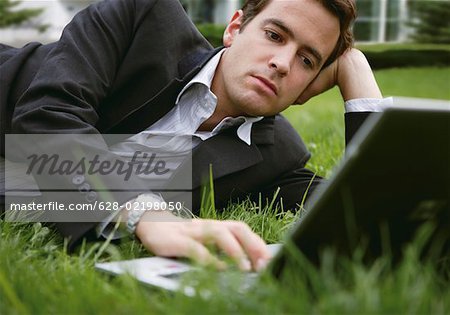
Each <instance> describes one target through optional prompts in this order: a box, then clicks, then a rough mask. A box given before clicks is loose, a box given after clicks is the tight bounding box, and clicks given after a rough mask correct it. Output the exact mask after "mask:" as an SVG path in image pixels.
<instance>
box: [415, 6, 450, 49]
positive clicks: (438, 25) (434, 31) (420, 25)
mask: <svg viewBox="0 0 450 315" xmlns="http://www.w3.org/2000/svg"><path fill="white" fill-rule="evenodd" d="M409 8H410V12H411V15H412V17H413V19H412V22H410V23H408V25H409V26H411V27H412V28H414V30H415V33H414V34H412V35H411V38H412V39H413V40H414V41H416V42H421V43H440V44H449V43H450V1H423V0H422V1H410V2H409Z"/></svg>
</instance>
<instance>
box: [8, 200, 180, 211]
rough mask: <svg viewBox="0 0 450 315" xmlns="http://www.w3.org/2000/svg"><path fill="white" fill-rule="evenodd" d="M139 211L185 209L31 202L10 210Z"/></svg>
mask: <svg viewBox="0 0 450 315" xmlns="http://www.w3.org/2000/svg"><path fill="white" fill-rule="evenodd" d="M122 208H123V209H126V210H129V211H130V210H138V209H149V210H154V211H165V210H169V211H180V210H181V209H182V208H183V204H182V203H181V202H175V201H169V202H164V201H146V202H144V201H141V202H138V201H129V202H126V203H125V204H124V205H121V204H119V203H118V202H110V201H95V202H94V203H69V204H65V203H61V202H56V201H49V202H35V201H33V202H29V203H11V204H10V205H9V210H12V211H95V210H100V211H116V210H119V209H122Z"/></svg>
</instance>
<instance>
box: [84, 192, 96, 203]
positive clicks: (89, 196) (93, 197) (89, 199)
mask: <svg viewBox="0 0 450 315" xmlns="http://www.w3.org/2000/svg"><path fill="white" fill-rule="evenodd" d="M85 199H86V201H87V202H93V201H95V200H96V199H97V193H96V192H94V191H91V192H88V193H87V194H86V198H85Z"/></svg>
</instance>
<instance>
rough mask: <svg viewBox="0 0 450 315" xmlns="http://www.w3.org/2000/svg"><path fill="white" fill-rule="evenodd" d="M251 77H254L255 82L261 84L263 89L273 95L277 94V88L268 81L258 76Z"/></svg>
mask: <svg viewBox="0 0 450 315" xmlns="http://www.w3.org/2000/svg"><path fill="white" fill-rule="evenodd" d="M252 77H254V78H255V79H256V80H258V81H259V82H260V83H261V85H262V86H263V87H265V89H268V90H270V91H271V92H272V93H273V94H275V95H277V94H278V88H277V86H276V85H275V84H274V83H273V82H272V81H270V80H269V79H266V78H264V77H261V76H258V75H253V76H252Z"/></svg>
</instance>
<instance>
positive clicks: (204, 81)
mask: <svg viewBox="0 0 450 315" xmlns="http://www.w3.org/2000/svg"><path fill="white" fill-rule="evenodd" d="M224 51H225V48H224V49H222V50H221V51H219V52H218V53H217V54H215V55H214V57H212V58H211V59H210V60H209V61H208V62H207V63H206V65H205V66H204V67H203V68H202V69H201V70H200V71H199V73H197V74H196V75H195V76H194V77H193V78H192V80H191V81H189V83H188V84H186V85H185V87H184V88H183V89H182V90H181V92H180V93H178V96H177V100H176V101H175V104H178V102H179V101H180V98H181V96H183V94H184V92H186V90H187V89H189V88H190V87H191V86H192V85H194V84H196V83H198V84H201V85H204V86H206V87H207V88H208V89H209V90H211V85H212V80H213V78H214V74H215V72H216V69H217V66H218V65H219V61H220V58H221V57H222V54H223V52H224Z"/></svg>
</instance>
